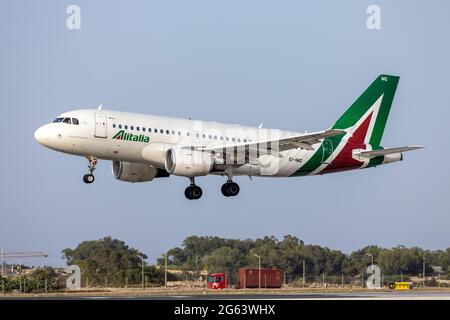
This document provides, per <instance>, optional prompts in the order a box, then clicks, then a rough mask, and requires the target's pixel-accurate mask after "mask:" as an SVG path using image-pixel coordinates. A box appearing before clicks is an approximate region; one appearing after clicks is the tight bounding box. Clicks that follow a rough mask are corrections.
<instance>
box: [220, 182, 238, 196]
mask: <svg viewBox="0 0 450 320" xmlns="http://www.w3.org/2000/svg"><path fill="white" fill-rule="evenodd" d="M239 190H240V189H239V185H238V184H237V183H235V182H227V183H224V184H223V185H222V188H221V191H222V194H223V195H224V196H225V197H235V196H237V195H238V194H239Z"/></svg>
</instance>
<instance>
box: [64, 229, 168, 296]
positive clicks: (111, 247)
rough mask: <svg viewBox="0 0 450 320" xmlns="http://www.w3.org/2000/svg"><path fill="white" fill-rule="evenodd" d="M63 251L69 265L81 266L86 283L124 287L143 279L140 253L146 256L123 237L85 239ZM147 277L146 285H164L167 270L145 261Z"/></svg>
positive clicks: (84, 282) (145, 274) (136, 283)
mask: <svg viewBox="0 0 450 320" xmlns="http://www.w3.org/2000/svg"><path fill="white" fill-rule="evenodd" d="M62 253H63V258H64V259H66V260H67V265H72V264H75V265H77V266H79V267H80V269H81V276H82V282H83V285H86V284H89V286H104V285H106V284H108V285H111V286H122V287H123V286H125V285H127V284H128V285H138V284H139V285H140V284H141V283H142V261H141V258H140V257H139V256H141V257H143V258H144V259H146V258H147V256H146V255H145V254H144V253H142V252H140V251H138V250H136V249H134V248H130V247H128V246H127V245H126V244H125V242H123V241H120V240H117V239H112V238H111V237H105V238H103V239H100V240H93V241H84V242H82V243H80V244H79V245H78V246H77V247H76V248H75V249H70V248H67V249H64V250H63V251H62ZM145 278H146V279H147V281H146V282H147V285H151V284H154V285H161V284H163V283H164V271H163V270H160V269H158V268H156V267H155V266H149V265H147V264H146V263H144V279H145ZM170 279H171V278H169V280H170Z"/></svg>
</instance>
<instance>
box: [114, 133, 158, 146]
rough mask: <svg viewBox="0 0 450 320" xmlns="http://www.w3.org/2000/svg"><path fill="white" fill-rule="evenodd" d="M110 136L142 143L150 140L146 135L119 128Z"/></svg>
mask: <svg viewBox="0 0 450 320" xmlns="http://www.w3.org/2000/svg"><path fill="white" fill-rule="evenodd" d="M112 138H113V139H116V140H126V141H134V142H144V143H148V142H149V141H150V138H149V137H148V136H146V135H143V134H139V135H137V134H132V133H129V132H125V130H120V131H119V132H117V133H116V134H115V135H114V137H112Z"/></svg>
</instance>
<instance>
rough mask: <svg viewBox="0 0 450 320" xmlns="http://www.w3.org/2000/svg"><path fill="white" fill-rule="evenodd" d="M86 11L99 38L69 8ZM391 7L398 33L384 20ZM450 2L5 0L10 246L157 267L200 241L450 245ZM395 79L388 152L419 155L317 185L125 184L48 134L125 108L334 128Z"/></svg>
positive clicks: (1, 101)
mask: <svg viewBox="0 0 450 320" xmlns="http://www.w3.org/2000/svg"><path fill="white" fill-rule="evenodd" d="M70 4H77V5H79V6H80V8H81V30H68V29H67V28H66V19H67V17H68V15H67V14H66V8H67V7H68V6H69V5H70ZM371 4H377V5H379V7H380V8H381V27H382V29H381V30H375V31H371V30H368V29H367V27H366V19H367V16H368V15H367V14H366V9H367V7H368V6H369V5H371ZM449 10H450V3H449V2H448V1H433V2H432V5H431V4H430V2H428V1H356V0H355V1H345V2H343V1H339V2H338V1H308V2H306V1H305V2H300V1H273V0H272V1H267V0H262V1H261V0H258V1H257V0H248V1H237V0H231V1H230V0H228V1H210V0H202V1H198V0H190V1H182V0H172V1H162V0H160V1H131V2H130V1H84V0H73V1H31V0H30V1H12V0H7V1H1V2H0V26H1V27H0V39H1V50H0V107H1V110H2V120H3V121H2V125H1V126H0V133H1V136H2V139H0V147H1V150H2V157H0V166H1V168H2V179H1V183H0V192H1V193H0V194H1V202H0V212H1V213H0V245H3V246H4V247H5V248H6V250H7V251H45V252H48V253H50V257H49V258H47V259H35V260H27V261H25V262H26V263H28V264H40V263H45V264H51V265H63V261H62V260H61V259H60V256H61V250H62V249H64V248H66V247H75V246H76V245H77V244H78V243H80V242H81V241H84V240H92V239H99V238H101V237H103V236H107V235H111V236H113V237H116V238H118V239H121V240H124V241H125V242H126V243H127V244H129V245H131V246H133V247H135V248H138V249H140V250H142V251H144V252H145V253H146V254H148V255H149V256H150V259H149V261H150V262H152V261H153V260H154V259H155V258H156V257H157V256H159V255H160V254H161V253H162V252H164V251H165V250H167V249H169V248H171V247H173V246H178V245H179V244H180V242H181V241H182V240H183V239H184V238H185V237H187V236H189V235H194V234H195V235H217V236H222V237H230V238H242V239H243V238H255V237H262V236H265V235H274V236H276V237H279V238H281V237H282V236H283V235H285V234H293V235H296V236H297V237H299V238H301V239H303V240H304V241H305V242H306V243H315V244H320V245H324V246H328V247H331V248H334V249H340V250H343V251H344V252H350V251H352V250H354V249H357V248H360V247H363V246H365V245H370V244H376V245H380V246H385V247H390V246H395V245H397V244H403V245H406V246H421V247H425V248H429V249H438V248H446V247H449V245H450V232H448V230H449V227H450V197H449V195H450V169H449V167H448V166H447V165H446V162H447V161H448V159H449V157H450V149H449V144H448V141H449V138H450V130H449V128H448V121H449V119H450V105H449V101H450V90H449V84H450V72H449V71H450V59H449V58H448V57H449V56H450V45H449V42H448V35H449V31H450V20H449V19H448V12H449ZM381 73H388V74H396V75H400V76H401V79H400V83H399V87H398V90H397V94H396V97H395V99H394V104H393V107H392V110H391V115H390V118H389V120H388V124H387V127H386V130H385V134H384V137H383V141H382V142H383V145H384V146H386V147H391V146H403V145H407V144H423V145H426V147H427V148H426V149H423V150H420V151H416V152H411V153H408V154H406V156H405V161H404V162H401V163H395V164H391V165H387V166H382V167H379V168H376V169H367V170H361V171H354V172H349V173H340V174H334V175H327V176H319V177H305V178H288V179H272V178H266V179H263V178H260V179H258V178H256V179H253V181H250V180H249V179H248V178H246V177H242V178H238V179H236V181H237V182H238V183H239V184H240V186H241V193H240V194H239V196H238V197H237V198H234V199H230V198H224V197H223V196H222V195H221V193H220V186H221V185H222V183H223V182H224V181H223V178H219V177H207V178H199V179H198V180H197V182H198V184H199V185H201V187H202V188H203V190H204V196H203V198H202V199H201V200H200V201H188V200H186V199H185V198H184V195H183V192H184V188H185V187H186V186H187V183H188V180H187V179H185V178H180V177H171V178H170V179H162V180H159V181H153V182H149V183H144V184H127V183H124V182H120V181H116V180H114V178H113V177H112V175H111V170H110V168H111V164H110V162H108V161H101V162H100V164H99V166H98V169H97V171H96V181H95V183H94V184H93V185H89V186H86V185H85V184H84V183H83V182H82V180H81V178H82V175H83V174H84V173H85V171H86V165H87V163H86V162H85V160H84V159H83V158H79V157H72V156H69V155H65V154H61V153H56V152H53V151H50V150H48V149H46V148H43V147H42V146H40V145H39V144H37V143H36V142H35V141H34V138H33V132H34V131H35V130H36V128H38V127H39V126H41V125H42V124H44V123H46V122H49V121H50V120H52V119H53V118H54V117H55V116H56V115H58V114H59V113H61V112H64V111H67V110H70V109H73V108H78V107H82V108H93V107H96V106H97V105H99V104H101V103H102V104H103V105H104V107H107V108H110V109H116V110H123V111H132V112H143V113H150V114H157V115H166V116H177V117H191V118H194V119H203V120H216V121H222V122H229V123H241V124H244V125H255V126H257V125H258V124H259V123H260V122H263V123H264V126H265V127H272V128H281V129H287V130H299V131H302V130H306V129H308V130H310V131H311V130H322V129H326V128H328V127H329V126H330V125H331V124H332V123H333V122H334V121H335V120H336V119H337V118H338V116H339V115H340V114H341V113H342V112H343V111H344V110H345V109H346V108H347V107H348V106H349V105H350V104H351V103H352V102H353V101H354V100H355V99H356V97H357V96H358V95H359V94H360V93H361V92H362V91H363V90H364V89H365V88H366V87H367V86H368V85H369V84H370V83H371V82H372V80H373V79H374V78H375V77H376V76H377V75H378V74H381Z"/></svg>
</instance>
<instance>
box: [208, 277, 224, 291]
mask: <svg viewBox="0 0 450 320" xmlns="http://www.w3.org/2000/svg"><path fill="white" fill-rule="evenodd" d="M226 287H227V275H226V274H225V273H212V274H210V275H208V288H209V289H225V288H226Z"/></svg>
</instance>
